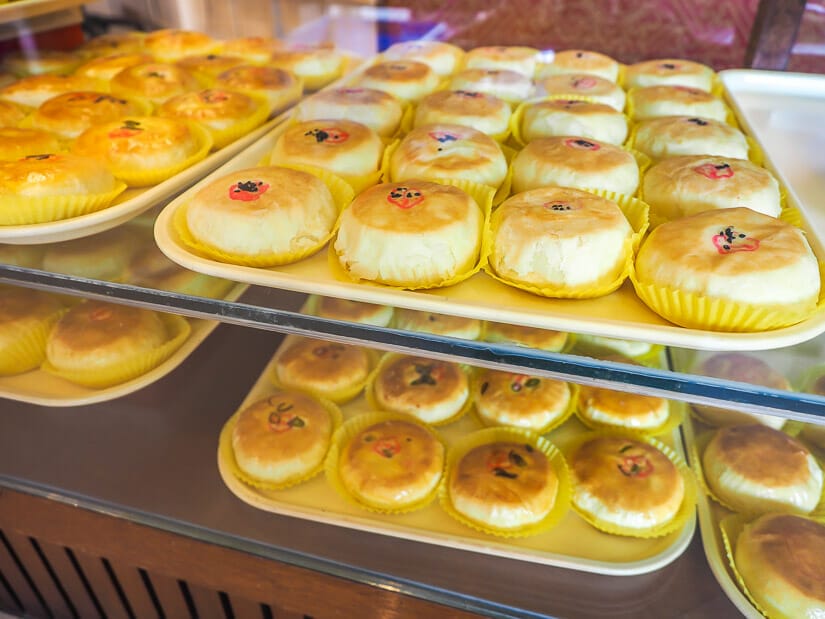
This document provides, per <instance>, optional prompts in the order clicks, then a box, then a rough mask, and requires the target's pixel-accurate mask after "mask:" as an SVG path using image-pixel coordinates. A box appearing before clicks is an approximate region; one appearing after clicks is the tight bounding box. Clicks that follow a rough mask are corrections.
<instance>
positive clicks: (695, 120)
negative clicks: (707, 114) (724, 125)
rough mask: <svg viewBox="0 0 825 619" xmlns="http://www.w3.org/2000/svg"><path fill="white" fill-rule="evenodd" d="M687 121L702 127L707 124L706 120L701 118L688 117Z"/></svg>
mask: <svg viewBox="0 0 825 619" xmlns="http://www.w3.org/2000/svg"><path fill="white" fill-rule="evenodd" d="M688 122H689V123H693V124H694V125H699V126H700V127H704V126H706V125H707V124H708V121H706V120H702V119H701V118H688Z"/></svg>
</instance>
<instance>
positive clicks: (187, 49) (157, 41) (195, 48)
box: [143, 28, 217, 62]
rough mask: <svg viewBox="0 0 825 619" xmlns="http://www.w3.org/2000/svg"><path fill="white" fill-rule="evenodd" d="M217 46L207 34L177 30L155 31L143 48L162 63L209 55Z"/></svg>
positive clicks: (144, 40)
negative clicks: (186, 57)
mask: <svg viewBox="0 0 825 619" xmlns="http://www.w3.org/2000/svg"><path fill="white" fill-rule="evenodd" d="M216 46H217V41H215V40H213V39H212V38H211V37H210V36H209V35H207V34H204V33H202V32H195V31H192V30H179V29H175V28H165V29H163V30H155V31H154V32H150V33H149V34H147V35H146V36H145V37H144V39H143V48H144V49H145V50H146V51H147V52H149V53H150V54H152V55H153V56H154V57H155V58H157V59H158V60H160V61H162V62H174V61H175V60H179V59H181V58H183V57H185V56H197V55H202V54H209V53H210V52H212V50H214V49H215V47H216Z"/></svg>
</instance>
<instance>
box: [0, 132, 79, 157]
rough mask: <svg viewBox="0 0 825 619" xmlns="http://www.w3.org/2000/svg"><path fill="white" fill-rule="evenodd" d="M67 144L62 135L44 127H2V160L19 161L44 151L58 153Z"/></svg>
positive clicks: (0, 145) (0, 153)
mask: <svg viewBox="0 0 825 619" xmlns="http://www.w3.org/2000/svg"><path fill="white" fill-rule="evenodd" d="M64 148H65V146H64V144H63V143H62V142H61V140H60V136H58V135H57V134H56V133H53V132H52V131H47V130H43V129H21V128H18V127H0V161H17V160H19V159H22V158H23V157H29V156H32V155H34V156H37V155H41V154H43V153H57V152H60V151H62V150H64Z"/></svg>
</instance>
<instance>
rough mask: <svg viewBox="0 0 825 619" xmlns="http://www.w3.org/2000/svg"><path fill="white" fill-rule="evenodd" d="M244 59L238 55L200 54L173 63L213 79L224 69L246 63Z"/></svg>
mask: <svg viewBox="0 0 825 619" xmlns="http://www.w3.org/2000/svg"><path fill="white" fill-rule="evenodd" d="M246 62H247V61H246V59H244V58H242V57H240V56H227V55H220V54H203V55H202V56H187V57H186V58H181V59H180V60H178V61H177V62H176V63H175V64H176V65H177V66H179V67H182V68H184V69H186V70H187V71H189V72H190V73H198V74H200V75H203V76H205V77H207V78H209V79H214V78H216V77H217V76H218V75H220V74H221V73H223V72H224V71H228V70H229V69H232V68H234V67H239V66H241V65H243V64H246Z"/></svg>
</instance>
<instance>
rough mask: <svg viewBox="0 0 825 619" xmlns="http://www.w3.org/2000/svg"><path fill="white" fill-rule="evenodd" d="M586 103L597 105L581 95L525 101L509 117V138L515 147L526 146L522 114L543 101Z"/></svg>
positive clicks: (592, 100)
mask: <svg viewBox="0 0 825 619" xmlns="http://www.w3.org/2000/svg"><path fill="white" fill-rule="evenodd" d="M562 100H564V101H586V102H587V103H598V102H597V101H596V100H595V99H593V98H592V97H585V96H582V95H573V94H571V95H548V96H546V97H536V98H534V99H527V101H522V102H521V103H520V104H519V105H518V107H516V109H515V111H514V112H513V115H512V116H510V137H511V139H512V141H513V142H514V143H515V144H516V146H517V147H518V148H519V149H521V148H524V147H525V146H527V140H525V139H524V112H525V110H527V108H528V107H530V106H531V105H536V104H537V103H543V102H544V101H562Z"/></svg>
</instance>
